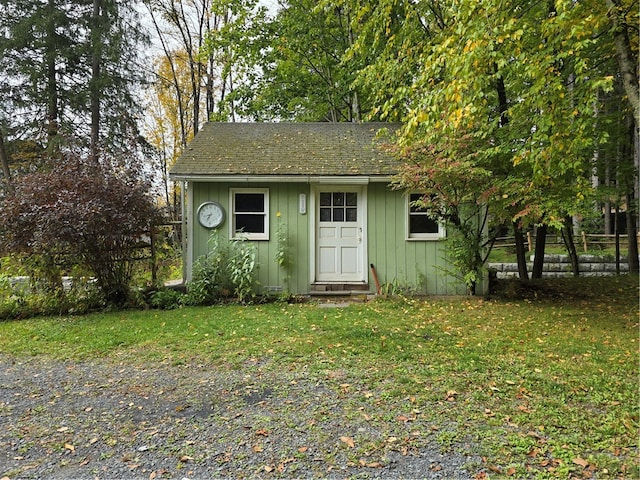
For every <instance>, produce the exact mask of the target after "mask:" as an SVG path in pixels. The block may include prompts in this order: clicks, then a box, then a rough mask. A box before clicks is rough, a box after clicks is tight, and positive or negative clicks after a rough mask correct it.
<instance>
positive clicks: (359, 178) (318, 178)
mask: <svg viewBox="0 0 640 480" xmlns="http://www.w3.org/2000/svg"><path fill="white" fill-rule="evenodd" d="M169 178H170V179H171V180H173V181H174V182H213V183H232V182H233V183H273V182H276V183H331V184H367V183H374V182H385V183H389V182H391V179H392V176H391V175H210V174H187V173H185V174H180V173H176V174H169Z"/></svg>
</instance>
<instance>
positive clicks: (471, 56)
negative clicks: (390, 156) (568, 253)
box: [356, 0, 617, 274]
mask: <svg viewBox="0 0 640 480" xmlns="http://www.w3.org/2000/svg"><path fill="white" fill-rule="evenodd" d="M400 8H403V9H404V11H405V12H406V13H407V15H409V17H410V18H411V20H409V21H408V22H407V23H406V24H405V25H399V22H400V21H399V19H398V17H397V16H396V15H395V13H396V12H397V11H398V9H400ZM606 13H607V12H606V9H605V6H604V4H603V3H602V2H597V1H595V0H593V1H586V2H570V1H558V2H524V3H523V2H511V1H509V2H498V1H494V0H482V1H477V2H462V3H460V2H455V3H454V2H445V1H440V2H429V4H428V5H426V4H425V2H420V3H419V4H414V3H412V2H404V1H400V0H386V1H382V2H380V3H379V5H378V7H377V8H376V9H375V10H373V11H372V13H371V15H370V16H369V21H368V24H367V25H366V26H365V27H364V28H363V30H362V31H363V34H362V35H361V36H360V37H359V40H358V42H357V45H356V46H357V47H358V48H359V49H361V50H366V49H368V48H369V45H374V46H375V45H377V46H380V47H379V48H381V53H380V54H379V55H378V58H377V60H376V61H375V62H373V63H372V64H371V65H369V66H367V67H366V68H364V69H363V70H362V71H361V74H360V76H359V80H358V81H359V82H362V83H363V84H365V85H367V86H368V88H369V89H370V90H371V91H372V92H373V94H374V98H375V101H376V104H377V105H379V108H380V111H379V114H380V116H381V117H383V118H392V119H400V120H402V121H403V122H404V124H405V128H404V130H403V132H402V135H401V138H400V145H402V146H405V147H407V148H409V147H412V146H418V147H419V148H423V147H425V146H427V147H428V146H434V147H435V148H436V149H439V148H440V146H441V145H442V143H443V140H442V139H443V138H444V139H448V142H450V143H454V144H455V142H463V141H464V139H465V138H468V137H471V138H473V140H474V142H473V151H472V152H471V153H470V152H469V151H467V150H465V149H461V148H448V152H447V154H446V155H443V157H444V158H449V159H458V160H460V161H465V162H469V168H470V170H471V168H472V167H473V168H475V169H479V170H480V171H487V172H490V174H491V178H492V187H493V188H492V189H491V190H487V191H486V192H487V194H486V195H484V196H483V199H484V201H485V202H486V205H487V208H489V211H490V214H491V216H492V218H493V219H494V220H496V221H497V222H498V223H502V222H506V221H509V220H511V221H513V222H514V226H515V228H516V231H517V230H520V229H522V228H524V227H527V226H529V225H534V224H545V225H549V226H555V227H558V228H564V229H565V231H566V227H567V222H566V218H567V217H569V216H572V215H577V214H581V213H584V212H586V211H588V210H590V209H591V208H592V200H593V194H594V191H593V188H592V186H591V166H592V160H593V157H594V152H595V151H596V150H597V149H598V148H599V147H600V146H602V145H603V144H606V143H607V141H608V137H607V135H606V132H604V131H603V129H602V128H601V122H602V118H599V116H598V110H597V106H598V105H599V104H600V96H601V95H602V93H603V92H606V91H610V90H611V89H612V86H613V82H614V77H615V75H616V74H617V70H615V69H614V70H612V69H611V63H610V62H603V61H602V58H603V55H605V56H608V57H611V56H612V55H613V53H614V44H613V39H612V35H611V31H610V23H609V21H608V19H607V15H606ZM425 158H428V157H425ZM425 166H427V167H429V166H432V164H431V163H430V162H429V161H427V160H425ZM435 168H440V167H438V166H437V165H436V166H435ZM425 193H427V194H436V196H437V194H438V192H437V191H435V190H429V189H427V191H426V192H425ZM443 200H446V199H443ZM505 214H506V216H505ZM568 233H570V232H568ZM475 244H476V245H481V244H482V242H475ZM522 260H523V256H522V258H521V262H520V263H521V264H522V263H523V262H522ZM524 272H525V274H526V270H525V271H524Z"/></svg>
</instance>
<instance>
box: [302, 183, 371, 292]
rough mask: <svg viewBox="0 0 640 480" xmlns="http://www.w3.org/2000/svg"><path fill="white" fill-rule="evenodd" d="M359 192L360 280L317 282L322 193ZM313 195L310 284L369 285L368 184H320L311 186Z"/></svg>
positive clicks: (310, 219)
mask: <svg viewBox="0 0 640 480" xmlns="http://www.w3.org/2000/svg"><path fill="white" fill-rule="evenodd" d="M321 191H323V192H328V191H334V192H339V191H343V192H358V194H359V197H360V198H359V200H358V219H359V221H358V223H359V225H360V228H362V232H361V238H362V241H361V243H360V248H359V257H360V258H358V263H359V265H360V267H361V271H360V272H358V275H359V277H358V279H356V280H341V279H338V278H337V279H336V280H335V281H327V280H322V281H318V280H317V267H318V238H317V236H318V226H319V218H318V207H319V205H318V197H319V194H320V192H321ZM310 193H311V195H310V197H311V198H310V199H309V200H310V201H309V223H310V229H311V235H309V239H310V245H309V249H310V255H309V257H310V268H309V271H310V283H312V284H313V283H367V281H368V278H369V276H368V271H369V270H368V268H367V265H368V263H367V258H368V253H367V243H368V242H367V185H366V183H359V182H352V183H348V184H346V183H339V182H336V183H328V182H327V183H318V184H311V192H310Z"/></svg>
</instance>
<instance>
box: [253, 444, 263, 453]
mask: <svg viewBox="0 0 640 480" xmlns="http://www.w3.org/2000/svg"><path fill="white" fill-rule="evenodd" d="M251 450H253V451H254V452H255V453H260V452H262V451H263V448H262V445H254V446H252V447H251Z"/></svg>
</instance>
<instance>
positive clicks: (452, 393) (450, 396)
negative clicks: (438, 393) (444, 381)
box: [444, 390, 458, 402]
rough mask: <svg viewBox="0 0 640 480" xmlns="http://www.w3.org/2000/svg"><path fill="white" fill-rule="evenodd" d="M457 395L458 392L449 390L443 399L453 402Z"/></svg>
mask: <svg viewBox="0 0 640 480" xmlns="http://www.w3.org/2000/svg"><path fill="white" fill-rule="evenodd" d="M457 396H458V392H456V391H455V390H449V391H448V392H447V395H446V396H445V397H444V399H445V400H446V401H447V402H455V401H456V397H457Z"/></svg>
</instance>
